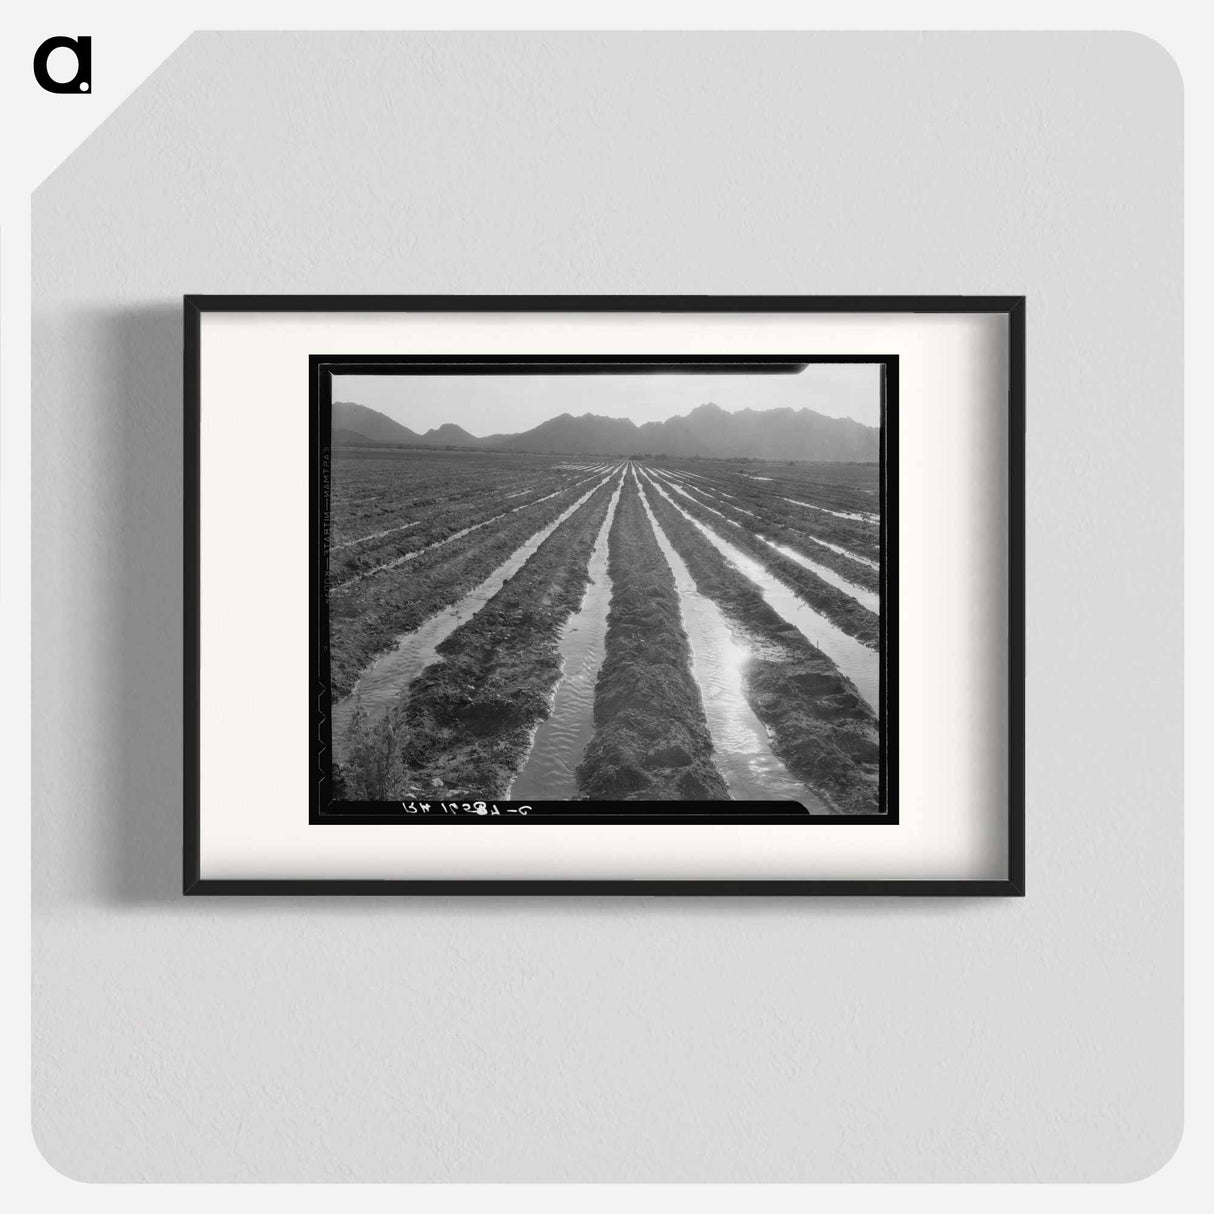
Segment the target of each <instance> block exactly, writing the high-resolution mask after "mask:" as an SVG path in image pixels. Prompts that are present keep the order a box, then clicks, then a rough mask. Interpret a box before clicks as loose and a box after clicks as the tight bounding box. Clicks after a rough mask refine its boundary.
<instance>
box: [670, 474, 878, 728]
mask: <svg viewBox="0 0 1214 1214" xmlns="http://www.w3.org/2000/svg"><path fill="white" fill-rule="evenodd" d="M652 483H653V485H654V489H655V490H656V491H657V492H658V493H660V494H661V495H662V496H663V497H664V498H665V499H666V500H667V501H668V502H669V503H670V504H671V506H673V507H674V509H676V510H678V511H679V513H680V514H682V515H683V517H684V518H685V519H687V521H688V522H689V523H691V524H692V525H693V526H694V527H696V528H698V529H699V531H700V534H701V535H703V536H704V538H705V539H706V540H708V542H709V543H710V544H712V546H713V547H714V548H716V550H717V551H718V552H719V553H720V554H721V555H722V556H723V557H724V558H725V559H726V560H727V561H729V562H730V564H732V565H733V566H735V567H736V568H737V569H738V570H740V571H741V573H742V574H743V575H744V576H745V577H746V578H748V579H749V580H750V581H751V582H753V583H754V585H755V588H756V589H757V590H758V591H759V592H760V593H761V594H762V595H763V597H764V598H765V599H766V600H767V602H768V604H769V605H770V606H771V607H772V609H773V610H774V611H775V612H776V614H777V615H779V617H780V618H781V619H782V620H784V621H785V622H786V623H789V624H791V625H792V626H793V627H794V628H796V629H797V630H798V631H799V632H800V633H801V634H802V635H803V636H804V637H805V638H806V639H807V640H808V641H809V642H810V644H811V645H814V646H816V647H817V648H818V649H820V650H822V652H823V653H824V654H826V656H827V657H828V658H830V660H831V661H832V662H834V664H835V665H836V666H837V667H838V668H839V670H840V671H841V672H842V673H843V674H844V675H846V676H847V677H848V678H849V679H851V681H852V682H853V683H854V684H855V686H856V690H857V691H858V692H859V693H860V695H861V696H862V697H863V698H864V700H865V701H866V702H867V703H868V705H869V706H870V707H871V708H872V710H873V711H874V712H879V711H880V665H879V661H878V657H877V652H876V650H874V649H870V648H869V647H868V646H867V645H863V644H861V643H860V642H859V641H857V640H856V638H855V637H851V636H848V635H847V633H846V632H844V631H843V630H842V629H841V628H839V627H838V626H836V625H835V624H833V623H831V621H830V620H828V619H827V618H826V616H824V615H822V614H821V612H818V611H815V610H814V609H813V608H812V607H811V606H810V605H809V604H808V603H806V602H804V601H803V600H802V599H801V597H800V596H799V595H798V594H797V592H796V591H795V590H793V589H791V588H790V587H788V586H786V585H785V584H784V583H783V582H781V581H780V580H779V578H777V577H776V576H775V575H774V574H772V573H769V572H768V571H767V570H766V569H764V568H763V566H762V565H761V564H759V562H758V561H756V560H755V559H754V558H753V557H751V556H748V555H747V554H746V553H745V552H743V551H742V550H741V549H740V548H736V547H734V545H733V544H731V543H729V542H728V541H727V540H723V539H722V538H721V537H720V536H719V535H717V533H716V532H715V531H713V530H712V528H710V527H708V526H706V525H705V524H704V523H701V522H700V520H699V519H697V518H693V517H692V516H691V515H690V514H688V513H687V511H686V510H683V509H682V507H680V506H679V504H678V502H676V501H675V500H674V499H673V498H672V497H671V496H670V494H669V493H667V492H666V491H665V489H663V488H662V486H661V485H659V484H657V483H656V482H652Z"/></svg>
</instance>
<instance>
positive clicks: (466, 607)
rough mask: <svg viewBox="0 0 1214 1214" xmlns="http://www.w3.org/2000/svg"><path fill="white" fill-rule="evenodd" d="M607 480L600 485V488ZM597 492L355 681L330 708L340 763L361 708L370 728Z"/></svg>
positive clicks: (400, 640)
mask: <svg viewBox="0 0 1214 1214" xmlns="http://www.w3.org/2000/svg"><path fill="white" fill-rule="evenodd" d="M605 483H606V480H604V481H601V482H600V484H605ZM598 488H599V485H595V486H594V489H591V490H590V491H589V492H588V493H586V494H584V495H583V496H582V497H580V498H578V500H577V501H576V502H574V503H573V505H572V506H570V507H569V509H568V510H566V511H564V513H562V514H560V515H559V516H558V517H557V518H555V519H554V520H553V521H552V522H551V523H549V524H548V525H547V526H546V527H544V528H542V529H541V530H539V531H537V532H536V533H535V534H534V535H533V536H532V537H531V538H530V539H529V540H527V541H526V542H525V543H524V544H523V545H522V547H520V548H518V549H516V550H515V551H514V553H513V554H512V555H511V556H510V559H509V560H507V561H506V562H505V563H504V564H502V565H499V566H498V567H497V568H496V569H495V570H494V571H493V572H492V573H491V574H490V575H489V576H488V577H487V578H485V580H484V581H483V582H481V583H480V585H478V586H476V587H474V588H473V589H472V590H470V591H469V592H468V593H467V594H466V595H464V597H463V598H462V599H460V600H459V601H458V602H456V603H453V604H452V605H451V606H450V607H444V608H443V609H442V610H441V611H439V612H437V613H436V614H435V615H432V616H431V617H430V618H429V619H428V620H426V621H425V623H423V624H421V625H419V626H418V627H417V628H415V629H414V630H413V631H412V632H406V633H405V634H404V635H403V636H400V637H398V638H397V640H396V644H395V645H394V646H393V647H392V648H391V649H390V650H388V652H387V653H382V654H380V656H379V657H378V658H376V659H375V661H374V662H372V663H371V665H370V666H368V667H367V669H366V670H364V671H363V673H362V674H361V675H359V678H358V682H357V684H355V687H354V690H353V691H352V692H351V693H350V694H349V695H348V696H346V697H345V698H344V699H341V700H339V701H338V702H337V703H336V704H334V705H333V709H332V717H333V749H334V751H335V753H336V754H337V757H338V758H339V759H340V758H341V757H342V747H343V744H344V742H345V737H346V731H347V730H348V729H349V728H350V722H351V720H352V719H353V717H354V710H355V708H356V707H357V705H358V704H359V702H361V704H362V708H363V711H364V712H365V713H366V714H367V724H368V725H374V724H375V723H376V722H378V720H379V718H380V717H382V716H383V715H384V713H385V712H387V711H388V709H389V708H390V707H391V706H392V704H393V703H394V702H395V701H396V698H397V697H398V696H399V695H400V693H401V692H402V691H403V690H404V689H405V688H406V687H408V686H409V684H410V683H411V682H413V680H414V679H415V678H417V676H418V675H419V674H421V672H422V671H423V670H424V669H425V668H426V667H427V666H429V665H430V663H431V662H433V661H434V660H435V659H436V658H437V657H438V647H439V645H441V644H442V643H443V641H445V640H446V639H447V637H449V636H450V635H451V634H452V633H453V632H454V631H455V630H456V629H457V628H458V627H459V626H460V625H461V624H462V623H463V622H464V621H465V620H468V619H471V617H472V616H474V615H475V614H476V613H477V612H478V611H479V610H480V609H481V608H482V607H483V606H484V605H485V604H486V603H487V602H488V601H489V600H490V599H491V598H492V597H493V596H494V595H495V594H497V592H498V591H499V590H500V589H501V588H502V587H503V586H504V585H505V584H506V582H507V581H509V580H510V578H512V577H513V576H514V575H515V574H516V573H517V572H518V571H519V570H520V569H521V568H522V567H523V564H524V563H525V562H526V561H527V559H528V558H529V557H530V556H531V554H532V553H533V552H534V551H535V550H536V549H537V548H538V547H539V546H540V545H541V544H542V543H543V542H544V541H545V540H546V539H547V538H548V537H549V536H550V535H551V534H552V533H553V532H554V531H555V530H556V529H557V528H558V527H559V526H560V525H561V524H562V523H563V522H564V521H565V520H566V519H567V518H568V517H569V516H570V515H571V514H572V513H573V512H574V511H575V510H576V509H577V508H578V507H579V506H580V505H582V504H583V502H586V501H587V500H589V498H590V496H591V494H593V493H594V492H595V490H597V489H598Z"/></svg>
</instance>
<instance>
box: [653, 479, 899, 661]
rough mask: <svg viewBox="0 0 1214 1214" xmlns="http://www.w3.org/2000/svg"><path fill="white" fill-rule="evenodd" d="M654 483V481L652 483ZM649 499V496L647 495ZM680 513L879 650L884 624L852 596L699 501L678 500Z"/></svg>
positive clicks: (662, 492)
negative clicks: (747, 555)
mask: <svg viewBox="0 0 1214 1214" xmlns="http://www.w3.org/2000/svg"><path fill="white" fill-rule="evenodd" d="M650 483H652V482H650ZM658 489H659V493H658V496H660V497H664V498H665V497H669V495H670V490H669V489H667V488H665V487H664V486H658ZM647 496H648V495H647ZM678 506H679V510H681V511H684V512H685V513H686V514H688V515H690V516H691V517H692V518H694V519H696V520H698V521H699V522H701V523H703V524H704V526H705V527H707V528H708V529H709V530H710V531H713V532H714V533H715V534H717V535H719V536H720V537H721V538H722V539H723V540H725V541H726V542H727V543H730V544H733V545H734V546H735V547H737V548H740V549H742V551H744V552H746V553H749V554H750V555H751V556H753V557H754V558H755V560H757V561H758V562H759V563H760V564H761V565H762V566H763V567H764V568H765V569H767V570H768V571H769V572H771V573H772V574H774V575H775V577H777V578H779V579H780V581H781V582H783V583H784V584H785V585H786V586H788V587H790V588H791V589H792V590H794V591H796V593H797V594H798V595H799V596H800V597H801V598H802V599H803V600H804V601H805V602H806V603H808V604H809V606H810V607H812V608H813V609H814V610H815V611H818V612H820V613H821V614H822V615H824V616H826V618H827V619H829V620H830V621H831V623H833V624H835V625H836V626H837V627H838V628H839V629H840V630H841V631H843V632H845V633H847V635H848V636H853V637H855V638H856V639H857V640H858V641H861V642H863V643H864V644H865V645H869V646H871V647H874V648H875V647H876V646H877V644H878V643H879V641H880V637H881V622H880V619H879V618H878V616H877V615H876V614H874V613H873V612H872V611H869V610H868V608H867V607H864V606H862V605H861V604H860V603H858V602H857V601H856V600H855V599H854V598H852V596H851V595H849V594H847V593H845V592H844V591H842V590H840V589H839V588H838V587H837V586H832V585H831V584H830V583H829V582H825V581H823V580H822V578H820V577H819V576H818V575H817V574H816V573H814V572H813V570H812V569H806V568H805V567H804V566H803V565H799V564H797V562H796V561H794V560H792V559H791V558H790V557H787V556H785V555H784V554H783V553H780V552H777V551H776V550H775V549H774V548H772V547H771V545H770V544H765V543H764V542H763V541H762V540H761V539H760V538H759V537H758V536H757V535H755V533H754V532H753V530H751V529H749V528H747V527H742V526H740V525H739V524H737V523H735V522H732V521H731V520H729V519H726V518H722V517H721V516H720V515H719V514H714V513H713V512H712V511H711V510H709V509H708V508H706V507H705V506H703V505H701V504H700V503H699V502H696V501H691V500H689V499H687V498H685V497H681V496H680V497H679V501H678Z"/></svg>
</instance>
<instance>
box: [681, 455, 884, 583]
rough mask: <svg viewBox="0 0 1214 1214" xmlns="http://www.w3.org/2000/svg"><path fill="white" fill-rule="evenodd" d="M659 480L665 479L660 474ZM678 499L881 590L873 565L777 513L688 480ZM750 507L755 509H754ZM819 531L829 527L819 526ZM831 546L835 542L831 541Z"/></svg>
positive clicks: (850, 580) (849, 579)
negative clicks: (738, 501)
mask: <svg viewBox="0 0 1214 1214" xmlns="http://www.w3.org/2000/svg"><path fill="white" fill-rule="evenodd" d="M659 479H665V478H664V477H662V476H661V474H659ZM676 487H677V490H678V492H679V496H680V497H683V498H685V499H686V498H689V499H690V500H692V501H696V502H699V503H700V504H701V505H703V506H705V507H707V508H708V509H710V510H716V511H717V512H718V513H719V514H721V515H724V517H726V518H727V519H729V520H730V521H731V522H734V523H736V524H737V525H738V526H739V527H743V528H745V529H747V530H749V531H751V532H753V533H754V534H755V535H757V536H758V537H759V538H760V539H765V540H770V541H771V542H773V543H776V544H781V545H783V546H784V547H786V548H791V549H793V550H794V551H796V552H799V553H801V554H802V555H803V556H805V557H806V558H807V559H808V560H811V561H814V562H815V563H817V564H819V565H823V566H825V567H826V568H827V569H831V570H833V571H834V572H835V573H837V574H839V576H840V577H842V578H844V579H846V580H847V581H849V582H852V583H854V584H855V585H857V586H859V587H861V588H862V589H864V590H867V591H869V592H870V593H873V594H876V593H878V592H879V589H880V573H879V571H878V569H876V568H874V567H873V566H872V565H869V564H865V563H862V562H859V561H856V560H854V559H853V558H852V557H850V556H846V555H844V554H843V553H841V552H838V551H836V550H835V548H833V547H830V546H829V544H824V543H821V542H819V541H818V540H817V539H815V538H814V537H813V535H812V534H811V533H810V530H809V529H807V527H806V526H804V525H800V526H797V525H794V520H792V519H790V518H788V517H787V515H785V514H783V513H781V512H779V511H774V512H773V511H771V510H770V509H766V508H764V506H763V504H762V503H760V502H752V503H751V505H750V506H740V505H736V504H735V503H734V502H733V501H731V500H730V499H729V498H727V497H725V496H722V495H720V494H716V493H713V492H711V491H709V490H704V489H700V488H698V487H697V486H696V485H694V483H691V482H689V481H682V482H678V483H677V485H676ZM751 506H753V507H755V508H754V509H752V508H751ZM819 530H821V531H827V532H828V531H829V528H822V527H819ZM830 543H834V541H833V540H831V541H830Z"/></svg>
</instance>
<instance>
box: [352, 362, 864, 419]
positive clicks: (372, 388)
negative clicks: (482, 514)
mask: <svg viewBox="0 0 1214 1214" xmlns="http://www.w3.org/2000/svg"><path fill="white" fill-rule="evenodd" d="M879 375H880V369H879V368H878V367H877V366H875V365H873V364H866V363H854V364H817V365H815V364H811V365H810V366H808V367H807V368H806V369H805V370H804V371H802V372H800V373H799V374H796V375H502V376H496V375H494V376H488V375H450V376H448V375H442V376H407V375H402V376H396V375H337V376H334V377H333V378H334V382H333V399H334V400H356V401H358V402H359V403H360V404H363V405H367V406H369V407H370V408H372V409H377V410H379V411H380V412H381V413H385V414H387V416H388V417H391V418H392V419H393V420H395V421H398V422H400V424H401V425H402V426H408V427H409V429H410V430H414V431H416V432H417V433H419V434H424V433H425V432H426V431H427V430H430V429H432V428H433V427H435V426H437V425H439V424H441V423H443V422H452V423H454V424H455V425H458V426H462V427H463V428H464V429H465V430H467V431H468V432H469V433H470V434H474V435H476V436H477V437H483V436H485V435H487V434H494V433H518V432H520V431H524V430H530V429H532V428H533V427H535V426H537V425H539V424H540V423H541V422H544V421H547V420H548V419H549V418H552V417H554V416H556V415H558V414H560V413H572V414H575V415H579V416H580V415H581V414H583V413H596V414H600V415H603V416H605V417H619V418H629V419H631V420H632V421H634V422H636V423H637V424H638V425H642V424H643V423H645V422H654V421H665V420H666V419H667V418H670V417H674V416H677V415H680V414H685V413H689V412H691V410H693V409H694V408H696V407H697V406H698V405H702V404H704V403H705V402H707V401H713V402H715V403H716V404H718V405H720V407H721V408H722V409H725V410H727V411H728V412H731V413H732V412H736V411H737V410H739V409H747V408H750V409H775V408H783V407H787V408H791V409H803V408H808V409H813V410H815V411H816V412H818V413H823V414H826V415H827V416H828V417H850V418H853V419H854V420H855V421H858V422H862V423H863V424H864V425H866V426H876V425H878V424H879V423H880V421H881V389H880V378H879Z"/></svg>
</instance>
